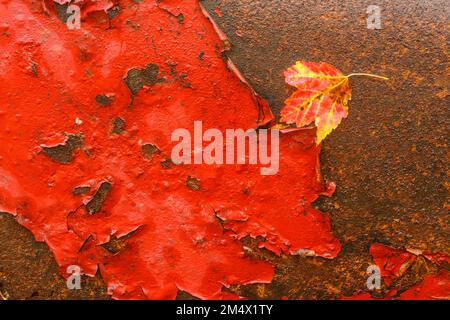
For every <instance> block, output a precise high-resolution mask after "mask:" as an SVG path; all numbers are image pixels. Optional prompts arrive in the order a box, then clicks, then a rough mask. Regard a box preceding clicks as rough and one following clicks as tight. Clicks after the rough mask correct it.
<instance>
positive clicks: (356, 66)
mask: <svg viewBox="0 0 450 320" xmlns="http://www.w3.org/2000/svg"><path fill="white" fill-rule="evenodd" d="M203 3H204V5H205V6H206V7H207V9H208V11H209V12H210V13H211V15H212V16H213V18H214V19H215V20H216V21H217V23H218V24H219V25H220V27H221V28H222V30H223V31H224V32H225V33H226V34H227V35H228V37H229V38H230V40H231V42H232V44H233V48H232V49H231V51H230V52H228V55H229V56H230V57H231V58H232V60H233V61H234V62H235V63H236V65H237V66H238V67H239V69H240V70H241V71H242V73H243V74H244V75H245V76H246V77H247V79H248V80H249V82H250V83H251V85H252V86H254V88H255V90H256V91H257V92H258V93H259V94H261V95H262V96H263V97H264V98H266V99H267V100H268V101H269V102H270V104H271V107H272V109H273V110H274V112H275V113H278V111H279V110H280V108H281V107H282V106H283V101H284V99H285V98H286V97H287V96H288V95H289V94H290V93H291V92H292V91H291V90H292V89H291V88H289V87H288V86H286V85H285V84H284V79H283V76H282V72H283V70H284V69H286V68H287V67H288V66H290V65H291V64H293V63H294V62H295V61H296V60H298V59H303V60H310V61H325V62H328V63H331V64H333V65H335V66H336V67H338V68H339V69H341V70H342V71H343V72H344V73H346V74H348V73H352V72H369V73H375V74H380V75H384V76H388V77H390V78H391V80H390V81H388V82H385V81H377V80H374V79H370V78H356V77H355V78H352V80H351V84H352V88H353V99H352V101H351V104H350V115H349V117H348V118H347V119H345V120H344V121H343V123H342V124H341V125H340V126H339V127H338V129H337V130H335V131H334V132H333V133H332V134H331V135H330V136H329V137H328V138H327V139H326V140H325V143H324V148H323V152H322V170H323V175H324V177H325V179H326V180H328V181H335V182H336V183H337V191H336V193H335V194H334V196H333V197H331V198H321V199H319V200H318V201H317V202H316V206H317V207H318V208H320V209H321V210H324V211H327V212H330V213H331V214H332V224H333V231H334V234H335V236H336V237H337V238H338V239H339V240H340V241H341V242H342V244H343V249H342V252H341V253H340V254H339V256H338V257H337V258H336V259H333V260H327V259H323V258H302V257H275V256H273V255H271V254H268V253H265V252H263V251H258V250H256V252H257V253H256V254H257V255H260V256H261V257H263V258H265V259H268V260H270V261H272V262H273V263H274V264H275V265H276V266H277V275H276V277H275V279H274V281H273V283H272V284H269V285H252V286H245V287H241V288H231V289H230V290H233V291H236V292H238V293H241V294H245V295H247V296H250V297H253V298H278V297H280V296H287V297H289V298H307V299H314V298H336V297H338V296H340V295H343V294H345V295H350V294H352V293H353V292H354V291H357V290H364V289H365V283H366V269H367V266H368V265H369V264H372V260H371V257H370V254H369V252H368V249H369V246H370V244H371V243H374V242H381V243H383V244H386V245H389V246H392V247H397V248H403V247H407V248H414V249H421V250H428V251H437V252H443V253H447V254H450V248H449V243H450V242H449V240H450V235H449V227H448V223H449V215H448V209H449V206H450V205H449V188H450V181H449V179H448V177H449V173H450V170H449V166H448V163H449V150H448V136H449V132H450V130H449V129H450V123H449V105H450V104H449V97H448V95H449V91H448V90H449V89H448V86H449V74H450V73H449V71H450V68H449V65H448V60H449V59H448V53H449V50H448V40H449V37H448V35H449V34H448V32H449V30H448V21H449V18H450V7H449V5H448V1H446V0H442V1H441V0H434V1H423V0H422V1H420V0H397V1H380V0H377V1H373V0H369V1H356V0H352V1H331V0H326V1H311V0H308V1H306V0H305V1H303V0H257V1H255V0H222V1H219V0H217V1H213V0H207V1H203ZM371 4H375V5H379V6H380V7H381V9H382V29H381V30H369V29H367V28H366V17H367V14H366V9H367V7H368V6H369V5H371ZM216 7H218V8H219V9H220V12H221V13H222V17H220V16H219V15H218V12H219V10H215V9H216ZM246 242H248V243H247V245H250V246H251V245H253V244H252V243H251V241H249V240H248V241H246ZM432 270H433V267H432V266H430V265H429V264H427V262H426V261H424V260H421V259H419V260H418V261H417V262H416V263H415V265H414V266H413V267H412V268H411V269H410V270H409V271H408V273H407V275H406V276H405V277H404V280H403V281H400V283H399V284H397V286H398V288H399V289H400V291H401V290H405V289H406V288H408V287H409V286H411V285H412V284H414V283H416V282H418V281H420V280H421V279H422V278H423V276H424V275H425V274H426V273H428V272H431V271H432ZM83 281H84V285H83V289H82V290H80V291H75V290H72V291H68V290H67V289H66V288H65V283H64V281H63V280H62V278H60V277H59V276H58V275H57V266H56V263H55V262H54V260H53V257H52V255H51V253H50V251H49V250H48V248H47V247H46V245H44V244H40V243H35V242H34V240H33V238H32V236H31V234H30V233H29V232H28V231H27V230H25V229H24V228H23V227H21V226H19V225H18V224H17V223H16V222H15V221H14V219H13V218H12V217H10V216H7V215H0V290H1V291H2V292H7V293H8V294H9V295H10V298H19V299H25V298H38V299H39V298H40V299H45V298H62V299H65V298H105V297H106V294H105V288H104V285H103V282H102V281H101V278H100V277H97V278H94V279H87V278H84V279H83ZM384 289H385V288H384ZM180 297H183V298H186V297H188V296H187V295H186V294H181V295H180Z"/></svg>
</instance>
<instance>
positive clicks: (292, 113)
mask: <svg viewBox="0 0 450 320" xmlns="http://www.w3.org/2000/svg"><path fill="white" fill-rule="evenodd" d="M284 75H285V78H286V83H288V84H289V85H291V86H294V87H296V88H297V89H298V90H297V91H296V92H294V93H293V94H292V96H290V97H289V98H288V99H287V100H286V101H285V107H284V108H283V109H282V110H281V121H282V122H286V123H288V124H293V123H295V124H296V126H297V127H299V128H300V127H304V126H307V125H310V124H311V123H313V122H314V124H315V126H316V127H317V137H316V143H317V144H320V143H321V142H322V141H323V140H324V139H325V137H326V136H327V135H328V134H330V133H331V131H333V130H334V129H336V128H337V126H338V125H339V124H340V123H341V121H342V119H343V118H346V117H347V115H348V102H349V101H350V99H351V97H352V90H351V88H350V84H349V78H350V77H352V76H358V75H359V76H369V77H375V78H379V79H384V80H387V78H385V77H381V76H377V75H372V74H366V73H353V74H349V75H344V74H343V73H342V72H341V71H339V70H338V69H337V68H336V67H334V66H332V65H330V64H328V63H325V62H307V61H298V62H297V63H296V64H295V65H293V66H292V67H290V68H288V69H287V70H286V71H285V73H284Z"/></svg>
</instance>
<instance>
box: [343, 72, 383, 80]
mask: <svg viewBox="0 0 450 320" xmlns="http://www.w3.org/2000/svg"><path fill="white" fill-rule="evenodd" d="M353 76H364V77H372V78H377V79H382V80H389V78H386V77H382V76H378V75H376V74H370V73H350V74H349V75H347V78H350V77H353Z"/></svg>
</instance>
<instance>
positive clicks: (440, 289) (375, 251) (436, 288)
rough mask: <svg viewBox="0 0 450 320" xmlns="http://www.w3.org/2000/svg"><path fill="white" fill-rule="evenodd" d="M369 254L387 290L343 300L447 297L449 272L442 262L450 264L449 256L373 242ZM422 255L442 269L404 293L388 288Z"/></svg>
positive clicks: (357, 294) (448, 295) (442, 298)
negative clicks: (383, 293)
mask: <svg viewBox="0 0 450 320" xmlns="http://www.w3.org/2000/svg"><path fill="white" fill-rule="evenodd" d="M370 253H371V255H372V257H373V260H374V262H375V264H376V265H377V266H378V268H380V272H381V276H382V279H383V281H384V283H385V284H386V285H387V286H388V288H389V290H388V291H387V293H386V294H385V295H384V297H382V298H373V297H372V295H371V294H370V293H368V292H359V293H356V294H354V295H353V296H350V297H342V298H341V299H343V300H371V299H378V300H382V299H385V300H386V299H400V300H403V299H405V300H432V299H436V300H450V272H449V271H448V270H446V269H445V266H444V264H447V265H448V263H449V261H450V256H448V255H446V254H443V253H427V252H421V251H419V250H403V249H395V248H391V247H388V246H386V245H383V244H380V243H374V244H373V245H372V246H371V247H370ZM419 256H423V257H425V258H426V259H428V260H429V261H431V262H433V263H434V264H436V265H437V266H439V267H440V268H441V269H440V270H439V271H438V272H437V273H433V274H428V275H425V276H424V278H423V280H422V281H421V282H419V283H417V284H415V285H413V286H411V287H409V288H407V289H406V290H405V291H403V292H400V293H399V292H398V290H397V289H396V288H393V287H390V286H391V285H392V284H393V282H394V281H396V280H397V279H399V278H400V277H402V276H403V275H404V274H405V273H406V272H407V271H408V268H410V267H411V265H412V264H413V262H414V261H415V260H416V259H417V258H418V257H419Z"/></svg>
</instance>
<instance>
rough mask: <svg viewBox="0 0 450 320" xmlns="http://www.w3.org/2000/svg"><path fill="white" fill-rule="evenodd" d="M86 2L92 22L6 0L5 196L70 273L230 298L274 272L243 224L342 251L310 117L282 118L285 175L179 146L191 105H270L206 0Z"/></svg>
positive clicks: (131, 291) (160, 294) (229, 111)
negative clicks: (199, 155) (193, 159)
mask: <svg viewBox="0 0 450 320" xmlns="http://www.w3.org/2000/svg"><path fill="white" fill-rule="evenodd" d="M58 2H59V3H65V2H68V1H61V0H60V1H58ZM43 4H45V6H44V5H43ZM75 4H79V5H81V6H82V12H83V17H84V18H83V19H82V25H81V29H80V30H68V29H67V28H66V26H65V24H64V23H63V22H61V21H60V19H58V18H57V16H56V12H55V7H54V4H53V2H52V1H45V2H42V3H41V2H39V1H26V0H3V1H1V2H0V23H1V25H0V30H1V33H0V48H1V50H0V83H1V85H0V123H1V126H0V210H1V211H6V212H10V213H12V214H14V215H15V216H16V217H17V220H18V221H19V222H20V223H21V224H22V225H24V226H26V227H27V228H28V229H30V230H31V231H32V232H33V234H34V236H35V237H36V239H37V240H38V241H45V242H46V243H47V244H48V245H49V247H50V249H51V250H52V252H53V253H54V256H55V258H56V261H57V263H58V264H59V265H60V266H61V273H62V274H63V275H65V276H67V275H66V274H65V269H66V267H67V266H68V265H73V264H76V265H79V266H81V268H82V271H83V273H85V274H88V275H94V274H95V273H96V271H97V269H98V268H100V271H101V274H102V276H103V278H104V280H105V283H106V284H107V286H108V292H109V293H110V294H111V295H112V296H113V297H114V298H118V299H158V298H164V299H173V298H175V297H176V295H177V292H178V290H184V291H187V292H189V293H191V294H192V295H194V296H196V297H199V298H204V299H211V298H227V299H228V298H231V297H235V296H233V295H231V294H230V293H227V292H226V291H223V288H224V287H227V286H230V285H235V284H250V283H267V282H270V281H271V280H272V278H273V275H274V269H273V266H272V265H270V264H269V263H268V262H265V261H259V260H253V259H251V258H249V257H248V256H246V254H245V253H244V250H243V246H242V243H241V242H240V241H239V239H241V238H243V237H245V236H251V237H255V238H256V237H260V238H259V239H261V243H260V246H261V247H263V248H267V249H269V250H271V251H273V252H275V253H280V252H284V253H290V254H303V255H318V256H322V257H326V258H333V257H336V255H337V254H338V252H339V250H340V244H339V242H338V241H337V240H336V239H335V238H334V237H333V235H332V232H331V226H330V219H329V217H328V214H326V213H322V212H319V211H318V210H315V209H313V208H311V203H312V202H313V201H315V200H316V199H317V198H318V196H319V195H321V194H327V195H329V194H330V191H332V190H333V188H332V186H331V189H327V188H325V186H324V185H323V182H322V180H321V176H320V171H319V160H318V157H319V152H320V147H317V146H315V143H314V137H315V132H314V131H313V130H299V131H295V132H288V133H284V134H282V137H281V161H280V162H281V163H280V172H279V174H277V175H275V176H261V175H260V172H259V166H251V165H222V166H220V165H174V164H173V163H172V162H171V161H170V159H169V155H170V153H171V149H172V147H173V146H174V143H173V142H171V133H172V132H173V130H175V129H177V128H186V129H188V130H190V131H192V130H193V129H192V128H193V122H194V121H195V120H201V121H203V126H204V127H205V128H218V129H220V130H221V131H222V132H224V131H225V129H227V128H232V129H234V128H242V129H249V128H256V127H257V126H258V125H261V124H263V123H268V122H269V121H270V120H271V119H272V118H273V117H272V115H271V113H270V110H269V108H268V105H267V103H266V102H265V101H264V100H263V99H261V98H260V97H258V96H257V95H256V94H255V93H254V92H253V90H252V89H251V88H250V87H249V86H248V85H247V84H246V83H245V82H244V80H242V81H241V80H240V79H239V76H236V69H235V68H234V66H233V65H232V64H231V63H228V64H227V63H224V61H223V59H222V51H223V50H224V48H225V46H224V43H223V41H222V40H221V39H220V37H219V36H218V34H217V33H216V31H215V29H214V26H213V25H212V24H211V23H210V22H209V21H208V19H207V17H205V15H204V14H203V12H202V9H201V8H200V6H199V3H198V2H197V1H194V0H172V1H151V0H147V1H142V2H140V3H136V2H134V1H131V0H129V1H127V0H124V1H120V3H119V6H120V11H119V13H118V14H117V15H116V16H114V17H113V18H111V21H108V20H109V19H108V15H107V12H105V10H108V9H109V8H112V6H113V5H117V3H113V2H112V1H101V2H97V3H96V5H94V4H93V2H92V1H75ZM94 11H95V12H94ZM181 15H182V16H181ZM229 67H230V68H229ZM133 77H137V78H133ZM241 78H242V77H241ZM242 79H243V78H242ZM143 146H146V147H143ZM188 177H190V178H188ZM187 179H192V180H191V182H190V183H191V184H189V183H187ZM192 181H193V182H192ZM192 183H194V185H192ZM235 298H239V297H235Z"/></svg>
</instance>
